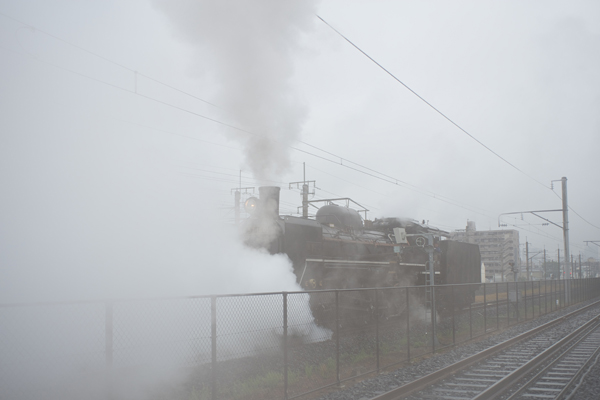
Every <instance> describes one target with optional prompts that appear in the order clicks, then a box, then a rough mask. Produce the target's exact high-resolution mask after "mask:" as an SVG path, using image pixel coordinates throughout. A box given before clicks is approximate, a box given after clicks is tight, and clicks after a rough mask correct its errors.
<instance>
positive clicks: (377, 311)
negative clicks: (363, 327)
mask: <svg viewBox="0 0 600 400" xmlns="http://www.w3.org/2000/svg"><path fill="white" fill-rule="evenodd" d="M377 293H378V292H377V289H375V353H376V354H377V372H379V296H378V294H377Z"/></svg>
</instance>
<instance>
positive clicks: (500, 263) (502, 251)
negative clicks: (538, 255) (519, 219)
mask: <svg viewBox="0 0 600 400" xmlns="http://www.w3.org/2000/svg"><path fill="white" fill-rule="evenodd" d="M450 239H451V240H456V241H458V242H466V243H474V244H478V245H479V251H480V253H481V262H482V263H483V264H484V265H485V277H486V280H487V281H488V282H504V281H512V280H513V278H514V277H513V272H512V267H511V266H510V264H509V263H511V262H514V263H515V265H516V266H517V267H518V266H519V265H520V262H519V261H520V259H519V231H517V230H514V229H506V230H489V231H478V230H477V229H476V227H475V222H474V221H467V228H466V229H464V230H462V229H461V230H457V231H454V232H452V233H451V234H450Z"/></svg>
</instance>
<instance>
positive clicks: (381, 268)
mask: <svg viewBox="0 0 600 400" xmlns="http://www.w3.org/2000/svg"><path fill="white" fill-rule="evenodd" d="M279 191H280V189H279V187H272V186H267V187H261V188H259V193H260V198H259V199H253V201H250V202H249V203H250V204H251V208H252V209H253V210H252V212H251V217H250V218H248V220H247V221H246V223H245V228H246V231H245V232H246V243H247V244H248V245H251V246H255V247H264V248H267V249H268V250H269V252H271V253H273V254H275V253H285V254H287V256H288V257H289V259H290V260H291V262H292V264H293V269H294V274H295V275H296V278H297V282H298V283H299V285H300V286H301V287H302V288H303V289H306V290H326V289H354V288H374V287H395V286H396V287H397V286H414V285H427V284H430V281H429V279H430V268H429V265H430V263H431V262H433V265H434V270H435V272H434V282H435V284H457V283H480V282H481V257H480V253H479V246H477V245H474V244H468V243H461V242H455V241H451V240H447V239H446V238H447V237H448V236H449V234H448V233H447V232H444V231H441V230H439V229H436V228H432V227H429V226H427V225H425V224H419V223H418V222H417V221H413V220H408V219H401V218H384V219H376V220H374V221H369V220H363V218H362V217H361V216H360V214H359V213H358V212H357V211H356V210H353V209H351V208H347V207H343V206H338V205H335V204H328V205H325V206H322V207H321V208H319V210H318V211H317V213H316V217H315V219H309V218H301V217H293V216H279ZM476 288H477V287H476V286H469V289H468V290H464V289H463V290H460V297H459V298H458V301H456V299H455V301H454V304H453V306H454V307H460V306H462V305H463V304H468V303H469V302H471V301H473V298H474V292H475V290H476ZM383 292H386V291H383ZM387 292H389V293H394V291H387ZM396 292H397V291H396ZM344 298H345V299H348V300H346V301H344V302H343V304H342V309H343V312H344V315H345V316H347V318H345V319H347V320H349V319H350V316H352V317H353V318H354V317H356V316H357V315H358V316H359V317H358V320H361V321H363V320H365V318H367V317H365V316H368V315H369V312H368V311H369V310H372V309H373V304H372V303H373V298H372V295H371V294H369V293H368V292H366V291H362V292H361V291H356V292H353V293H352V294H350V293H347V294H346V296H345V297H344ZM326 299H328V300H326ZM380 301H382V302H383V304H385V306H384V307H381V305H380V306H379V307H378V310H383V312H384V313H385V314H386V317H389V316H394V315H399V314H400V313H402V312H404V311H405V310H403V309H402V304H404V303H403V302H402V301H401V300H399V299H394V298H393V296H392V297H386V296H385V295H384V296H383V298H382V299H381V300H380ZM330 303H331V299H330V298H328V297H327V296H318V295H317V294H315V295H311V307H312V308H313V315H314V316H315V318H316V319H317V321H318V322H320V323H321V324H322V325H325V326H327V325H329V324H328V323H327V320H328V319H329V318H330V316H331V313H330V312H329V311H328V310H330V309H331V307H330V306H331V304H330ZM423 303H426V299H423ZM437 303H438V304H446V307H447V306H448V303H447V302H444V301H441V302H440V301H439V300H438V301H437ZM380 312H381V311H380ZM438 312H444V308H441V309H438ZM361 315H362V316H361ZM355 319H356V318H355Z"/></svg>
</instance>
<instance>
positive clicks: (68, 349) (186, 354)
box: [0, 278, 600, 399]
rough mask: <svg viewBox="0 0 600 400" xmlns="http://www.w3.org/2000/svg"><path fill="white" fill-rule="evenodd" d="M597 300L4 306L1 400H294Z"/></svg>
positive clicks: (546, 296)
mask: <svg viewBox="0 0 600 400" xmlns="http://www.w3.org/2000/svg"><path fill="white" fill-rule="evenodd" d="M465 293H473V295H472V296H471V297H469V296H467V297H468V301H467V302H465ZM599 294H600V279H599V278H588V279H572V280H560V281H557V280H552V281H528V282H503V283H488V284H468V285H441V286H435V287H433V288H429V289H428V288H426V287H423V286H414V287H393V288H376V289H373V288H372V289H344V290H329V291H311V292H278V293H260V294H244V295H219V296H198V297H182V298H168V299H166V298H162V299H143V300H109V301H98V302H62V303H37V304H3V305H0V398H3V399H5V398H6V399H38V398H44V399H52V398H61V399H70V398H73V399H75V398H88V399H94V398H98V399H105V398H116V399H118V398H133V397H135V395H136V394H139V392H140V391H141V390H145V392H144V393H145V396H144V397H145V398H156V399H159V398H170V399H217V398H218V399H242V398H243V399H265V398H283V399H293V398H296V397H300V396H302V395H305V394H308V393H311V392H314V391H317V390H321V389H324V388H327V387H331V386H335V385H340V384H341V383H342V382H344V381H346V380H350V379H355V378H357V377H359V376H363V375H367V374H370V373H373V372H378V371H380V370H382V369H385V368H390V367H392V366H394V365H397V364H400V363H405V362H409V361H410V360H411V359H414V358H416V357H421V356H423V355H426V354H430V353H435V352H436V351H440V350H443V349H444V348H447V347H450V346H454V345H456V344H459V343H462V342H465V341H468V340H471V339H473V338H476V337H478V336H481V335H485V334H487V333H489V332H492V331H495V330H499V329H503V328H506V327H508V326H511V325H514V324H516V323H519V322H522V321H525V320H531V319H534V318H537V317H539V316H541V315H544V314H547V313H550V312H553V311H556V310H558V309H562V308H564V307H567V306H570V305H572V304H575V303H578V302H582V301H586V300H589V299H591V298H594V297H597V296H598V295H599ZM432 301H433V302H434V303H435V309H436V310H437V314H436V315H432V314H431V312H430V308H429V307H428V306H427V305H428V304H430V303H431V302H432ZM163 377H178V379H177V380H176V381H177V382H178V384H177V385H175V384H165V382H161V381H158V382H157V378H163ZM166 381H168V379H167V380H166Z"/></svg>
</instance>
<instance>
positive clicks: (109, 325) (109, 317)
mask: <svg viewBox="0 0 600 400" xmlns="http://www.w3.org/2000/svg"><path fill="white" fill-rule="evenodd" d="M104 315H105V318H104V332H105V333H104V341H105V342H104V356H105V360H106V398H107V399H112V387H113V374H112V372H113V371H112V367H113V332H114V330H113V303H112V301H107V302H106V303H105V306H104Z"/></svg>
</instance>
